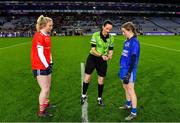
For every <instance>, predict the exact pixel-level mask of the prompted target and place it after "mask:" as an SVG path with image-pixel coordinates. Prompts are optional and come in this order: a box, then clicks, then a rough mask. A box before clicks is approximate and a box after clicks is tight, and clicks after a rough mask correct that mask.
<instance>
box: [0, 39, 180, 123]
mask: <svg viewBox="0 0 180 123" xmlns="http://www.w3.org/2000/svg"><path fill="white" fill-rule="evenodd" d="M90 38H91V37H90V36H72V37H68V36H66V37H53V38H52V53H53V61H54V72H53V75H52V89H51V96H50V99H51V102H54V103H56V104H57V106H58V108H57V109H54V110H51V111H50V112H52V113H53V114H54V115H55V116H54V117H53V118H50V119H47V118H45V119H39V118H38V117H37V116H36V112H37V109H38V94H39V90H40V89H39V87H38V84H37V82H36V80H35V78H33V76H32V71H31V64H30V49H31V38H0V121H28V122H31V121H34V122H35V121H46V122H49V121H51V122H54V121H57V122H59V121H69V122H71V121H76V122H80V121H81V105H80V92H81V76H80V75H81V74H80V63H81V62H85V60H86V58H87V56H88V53H89V49H90V43H89V42H90ZM138 38H139V40H140V43H141V55H140V61H139V66H138V70H137V81H136V85H135V89H136V92H137V97H138V117H137V118H136V119H135V120H134V121H137V122H138V121H167V122H168V121H177V122H180V37H179V36H139V37H138ZM124 40H125V38H124V37H122V36H116V37H115V48H114V55H113V59H112V60H111V61H109V62H108V73H107V77H106V80H105V88H104V94H103V97H104V101H105V104H106V106H105V107H104V108H101V107H98V106H97V102H96V100H97V74H96V72H94V73H93V77H92V81H91V83H90V86H89V89H88V104H89V106H88V116H89V121H92V122H93V121H94V122H95V121H97V122H101V121H106V122H120V121H124V117H125V116H127V115H128V114H129V112H128V111H122V110H119V109H118V107H119V106H120V105H122V104H123V103H124V101H125V97H124V91H123V88H122V85H121V83H120V80H119V78H118V76H117V74H118V71H119V58H120V55H121V51H122V44H123V41H124ZM147 44H148V45H149V44H150V45H153V46H148V45H147ZM154 45H155V46H158V47H154ZM162 47H163V48H162ZM164 47H165V48H164ZM171 49H176V50H171Z"/></svg>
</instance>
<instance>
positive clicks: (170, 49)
mask: <svg viewBox="0 0 180 123" xmlns="http://www.w3.org/2000/svg"><path fill="white" fill-rule="evenodd" d="M140 44H142V45H146V46H150V47H156V48H160V49H164V50H169V51H174V52H180V50H177V49H172V48H167V47H161V46H158V45H154V44H148V43H140Z"/></svg>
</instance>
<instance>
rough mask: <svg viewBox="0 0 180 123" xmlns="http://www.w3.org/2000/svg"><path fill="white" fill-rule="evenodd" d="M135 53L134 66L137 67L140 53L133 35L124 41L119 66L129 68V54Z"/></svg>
mask: <svg viewBox="0 0 180 123" xmlns="http://www.w3.org/2000/svg"><path fill="white" fill-rule="evenodd" d="M133 54H135V55H136V62H135V65H134V68H136V67H137V64H138V61H139V55H140V44H139V41H138V39H137V37H136V36H133V37H132V38H130V39H127V40H126V41H125V42H124V46H123V51H122V54H121V58H120V67H121V68H127V69H128V68H129V67H130V62H131V56H132V55H133Z"/></svg>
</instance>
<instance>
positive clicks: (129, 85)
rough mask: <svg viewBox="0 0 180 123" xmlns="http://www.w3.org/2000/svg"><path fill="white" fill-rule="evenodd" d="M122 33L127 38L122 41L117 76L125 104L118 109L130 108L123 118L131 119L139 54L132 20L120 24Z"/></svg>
mask: <svg viewBox="0 0 180 123" xmlns="http://www.w3.org/2000/svg"><path fill="white" fill-rule="evenodd" d="M121 31H122V34H123V35H124V36H125V37H126V38H127V39H126V41H125V42H124V46H123V51H122V54H121V58H120V72H119V77H120V79H121V80H122V84H123V88H124V90H125V95H126V104H125V105H123V106H122V107H119V108H120V109H130V108H132V109H131V114H130V115H129V116H128V117H126V118H125V120H132V119H134V118H135V117H136V116H137V109H136V107H137V97H136V93H135V90H134V84H135V80H136V69H137V65H138V61H139V55H140V44H139V41H138V39H137V36H136V28H135V26H134V24H133V23H132V22H126V23H124V24H123V25H122V26H121Z"/></svg>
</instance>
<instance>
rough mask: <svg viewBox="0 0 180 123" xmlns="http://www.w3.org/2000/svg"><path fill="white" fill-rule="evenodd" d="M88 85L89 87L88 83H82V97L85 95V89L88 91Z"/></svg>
mask: <svg viewBox="0 0 180 123" xmlns="http://www.w3.org/2000/svg"><path fill="white" fill-rule="evenodd" d="M88 85H89V83H85V82H83V93H82V94H83V95H86V92H87V89H88Z"/></svg>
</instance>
